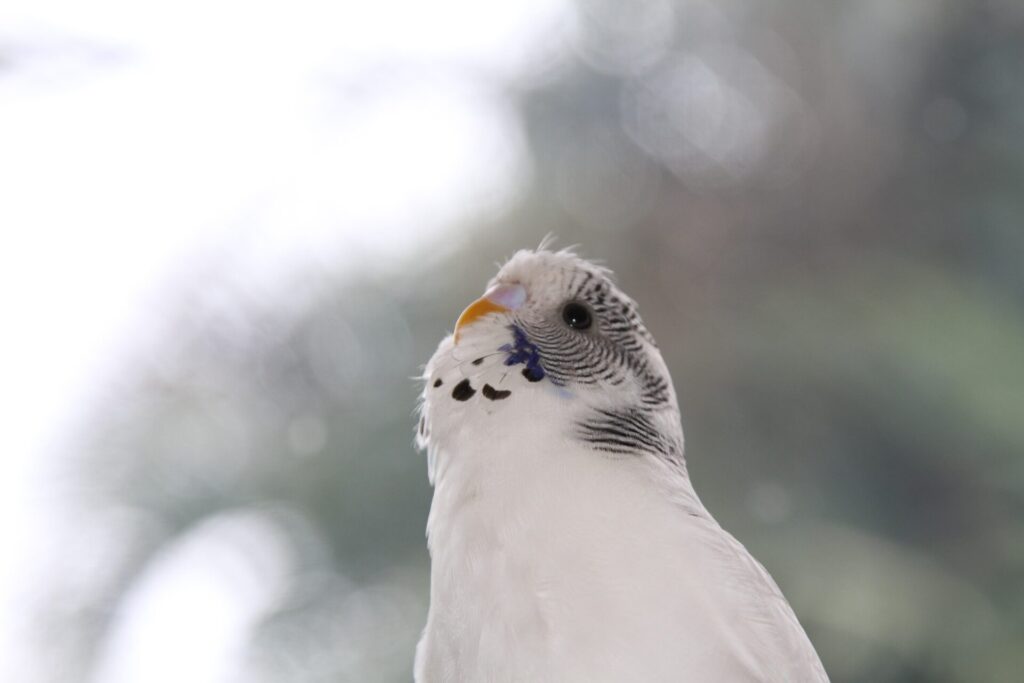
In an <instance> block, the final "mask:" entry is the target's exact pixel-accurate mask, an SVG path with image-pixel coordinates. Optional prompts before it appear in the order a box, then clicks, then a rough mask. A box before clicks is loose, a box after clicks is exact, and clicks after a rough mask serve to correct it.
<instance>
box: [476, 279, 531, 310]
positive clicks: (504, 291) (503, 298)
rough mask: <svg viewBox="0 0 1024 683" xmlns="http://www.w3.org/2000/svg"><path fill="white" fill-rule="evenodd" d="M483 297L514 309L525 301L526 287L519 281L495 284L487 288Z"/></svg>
mask: <svg viewBox="0 0 1024 683" xmlns="http://www.w3.org/2000/svg"><path fill="white" fill-rule="evenodd" d="M484 298H485V299H487V300H488V301H491V302H493V303H496V304H498V305H499V306H504V307H505V308H507V309H509V310H511V311H514V310H515V309H517V308H520V307H521V306H522V305H523V304H524V303H526V288H525V287H523V286H522V285H521V284H519V283H511V284H502V285H495V286H494V287H491V288H490V289H489V290H487V293H486V294H484Z"/></svg>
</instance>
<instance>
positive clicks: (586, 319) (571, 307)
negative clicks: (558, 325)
mask: <svg viewBox="0 0 1024 683" xmlns="http://www.w3.org/2000/svg"><path fill="white" fill-rule="evenodd" d="M562 320H564V321H565V324H566V325H568V326H569V327H571V328H572V329H574V330H585V329H587V328H588V327H590V323H591V320H590V311H588V310H587V307H586V306H584V305H583V304H566V305H565V308H563V309H562Z"/></svg>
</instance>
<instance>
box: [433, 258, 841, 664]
mask: <svg viewBox="0 0 1024 683" xmlns="http://www.w3.org/2000/svg"><path fill="white" fill-rule="evenodd" d="M422 378H423V391H422V396H421V399H420V404H419V412H420V419H419V422H418V429H417V434H416V444H417V446H418V447H419V448H420V449H422V450H425V451H426V455H427V457H426V460H427V473H428V477H429V480H430V483H431V484H432V486H433V497H432V500H431V506H430V511H429V514H428V517H427V546H428V549H429V552H430V558H431V572H430V605H429V609H428V614H427V620H426V626H425V628H424V629H423V632H422V635H421V638H420V641H419V643H418V645H417V647H416V653H415V663H414V677H415V680H416V681H417V683H440V682H446V683H447V682H456V683H458V682H470V681H472V682H476V681H480V682H488V683H492V682H493V683H504V682H509V683H511V682H520V681H523V682H525V681H528V682H530V683H534V682H537V683H547V682H551V683H554V682H559V683H562V682H568V683H574V682H576V681H580V682H584V681H586V682H588V683H594V682H602V681H608V682H616V683H618V682H633V681H635V682H638V683H641V682H642V683H658V682H662V681H665V682H667V681H673V682H678V681H685V682H703V681H709V682H716V683H717V682H731V681H772V682H777V681H794V682H796V681H799V682H801V683H804V682H818V681H828V676H827V674H826V672H825V669H824V667H823V665H822V663H821V660H820V659H819V657H818V655H817V653H816V651H815V649H814V646H813V645H812V644H811V641H810V640H809V638H808V636H807V634H806V633H805V631H804V629H803V628H802V627H801V625H800V623H799V621H798V620H797V617H796V616H795V614H794V612H793V610H792V608H791V607H790V605H789V603H788V602H787V601H786V599H785V597H783V595H782V593H781V591H780V590H779V587H778V586H777V584H776V583H775V581H774V580H773V579H772V578H771V576H770V575H769V574H768V572H767V571H766V570H765V569H764V568H763V566H762V565H761V564H760V563H759V562H758V561H757V560H755V559H754V558H753V557H752V556H751V555H750V553H749V552H748V551H747V550H746V549H745V548H744V546H743V545H742V544H741V543H740V542H739V541H737V540H736V539H735V538H734V537H733V536H732V535H730V534H729V533H728V532H727V531H725V530H723V529H722V527H721V526H719V524H718V523H717V522H716V521H715V519H714V518H713V517H712V516H711V514H710V513H709V512H708V511H707V509H706V508H705V507H704V505H703V504H702V503H701V501H700V499H699V498H698V497H697V494H696V492H695V491H694V488H693V486H692V484H691V481H690V477H689V474H688V472H687V468H686V461H685V460H684V458H683V446H684V440H683V429H682V423H681V419H680V413H679V408H678V402H677V400H676V394H675V389H674V387H673V384H672V381H671V378H670V376H669V371H668V368H667V366H666V364H665V361H664V360H663V358H662V356H661V353H660V351H659V349H658V346H657V344H656V343H655V340H654V337H653V336H652V335H651V333H650V332H649V331H648V330H647V328H646V327H645V326H644V323H643V322H642V320H641V318H640V316H639V313H638V309H637V305H636V303H635V302H634V301H633V300H632V299H630V298H629V297H628V296H627V295H626V294H625V293H623V292H622V291H621V290H620V289H619V288H618V286H617V285H616V284H615V282H614V280H613V276H612V273H611V271H610V270H608V269H607V268H605V267H604V266H602V265H598V264H596V263H593V262H590V261H587V260H584V259H583V258H581V257H580V256H578V255H577V253H576V251H575V250H574V249H573V248H566V249H560V250H554V249H551V248H549V245H548V244H546V243H542V244H541V245H540V247H538V248H536V249H524V250H521V251H518V252H516V253H515V254H514V255H513V256H512V258H511V259H509V260H508V261H507V262H506V263H505V264H504V265H503V266H501V268H500V269H499V271H498V273H497V275H496V276H495V277H494V278H493V279H492V280H491V281H490V282H489V283H488V286H487V289H486V291H485V293H484V295H483V296H482V297H481V298H479V299H478V300H476V301H474V302H473V303H471V304H470V305H469V306H468V307H467V308H466V309H465V310H464V311H463V312H462V314H461V315H460V316H459V317H458V319H457V322H456V324H455V328H454V333H453V334H449V335H448V336H446V337H445V338H444V339H443V340H442V341H441V343H440V345H439V346H438V348H437V351H436V352H435V353H434V355H433V357H432V358H431V359H430V361H429V362H428V363H427V364H426V366H425V369H424V373H423V376H422Z"/></svg>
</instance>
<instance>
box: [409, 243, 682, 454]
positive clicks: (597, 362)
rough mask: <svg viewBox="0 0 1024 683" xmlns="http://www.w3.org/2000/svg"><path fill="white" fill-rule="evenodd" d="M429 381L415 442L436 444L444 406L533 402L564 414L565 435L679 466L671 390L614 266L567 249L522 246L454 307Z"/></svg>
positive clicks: (676, 419) (491, 407) (447, 410)
mask: <svg viewBox="0 0 1024 683" xmlns="http://www.w3.org/2000/svg"><path fill="white" fill-rule="evenodd" d="M425 380H426V386H425V389H424V398H425V401H424V410H423V412H424V419H423V420H421V423H420V435H419V437H418V443H419V444H420V445H421V446H429V445H431V441H432V440H431V436H430V432H431V429H430V428H431V426H432V424H431V423H433V422H434V421H435V419H434V418H435V414H437V413H439V412H441V413H445V414H450V413H451V411H452V410H461V409H463V408H464V407H465V404H469V403H471V402H474V401H479V402H482V404H483V405H485V406H487V407H488V408H489V410H487V411H485V412H487V413H491V412H493V411H494V410H498V408H497V407H496V406H497V404H499V403H500V404H502V405H503V406H504V405H508V404H514V403H517V402H519V403H520V404H523V402H529V404H530V405H533V406H543V409H544V410H559V411H564V414H565V415H566V416H567V417H568V419H567V429H568V431H569V433H570V434H571V436H572V438H576V439H578V440H580V441H581V443H584V444H587V445H588V446H590V447H592V448H595V449H598V450H603V451H609V452H615V453H633V452H639V453H651V454H655V455H661V456H665V457H667V458H670V459H672V458H675V459H678V461H679V463H680V464H681V463H682V432H681V428H680V427H679V417H678V409H677V407H676V398H675V393H674V391H673V389H672V383H671V379H670V377H669V374H668V370H667V368H666V366H665V363H664V361H663V360H662V357H661V354H660V352H659V351H658V348H657V345H656V344H655V342H654V338H653V337H652V336H651V334H650V332H648V330H647V328H646V327H645V326H644V323H643V321H642V320H641V319H640V315H639V314H638V312H637V306H636V304H635V303H634V302H633V300H632V299H630V298H629V297H628V296H627V295H626V294H625V293H623V292H622V291H621V290H620V289H619V288H618V287H617V286H616V285H615V284H614V282H613V281H612V279H611V272H610V271H609V270H607V269H606V268H603V267H601V266H598V265H596V264H593V263H591V262H588V261H586V260H584V259H582V258H580V257H579V256H577V255H576V254H575V253H573V252H572V251H571V250H561V251H549V250H546V249H543V248H540V249H538V250H535V251H534V250H522V251H519V252H517V253H516V254H515V255H514V256H513V257H512V258H511V259H510V260H509V261H508V262H507V263H506V264H505V265H504V266H502V268H501V269H500V270H499V271H498V274H497V275H496V276H495V277H494V278H493V279H492V280H491V281H490V282H489V283H488V286H487V289H486V291H485V293H484V295H483V296H482V297H480V298H479V299H477V300H476V301H474V302H472V303H471V304H470V305H469V306H468V307H466V309H465V310H464V311H463V312H462V315H460V316H459V318H458V320H457V322H456V324H455V330H454V334H453V335H451V336H449V337H448V338H446V339H445V340H444V341H442V343H441V345H440V347H439V348H438V351H437V353H435V355H434V357H433V358H432V359H431V361H430V363H428V365H427V369H426V375H425ZM460 404H463V405H460ZM524 405H525V404H524Z"/></svg>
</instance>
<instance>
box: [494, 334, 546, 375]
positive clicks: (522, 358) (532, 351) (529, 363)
mask: <svg viewBox="0 0 1024 683" xmlns="http://www.w3.org/2000/svg"><path fill="white" fill-rule="evenodd" d="M509 329H510V330H512V343H511V344H505V345H503V346H502V347H500V348H499V349H498V350H499V351H504V352H505V353H507V354H508V357H507V358H505V365H519V364H520V363H522V364H524V365H525V366H526V367H525V368H523V377H525V378H526V379H528V380H529V381H531V382H539V381H541V380H542V379H544V375H545V372H544V367H543V366H542V365H541V364H540V352H539V351H538V350H537V347H536V346H534V345H533V342H531V341H530V340H529V339H528V338H527V336H526V333H525V332H523V331H522V329H520V328H519V327H518V326H517V325H509Z"/></svg>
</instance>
